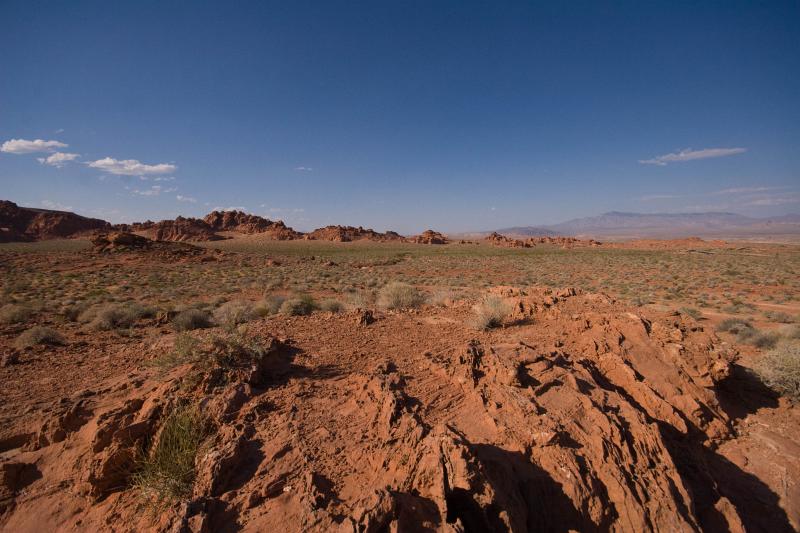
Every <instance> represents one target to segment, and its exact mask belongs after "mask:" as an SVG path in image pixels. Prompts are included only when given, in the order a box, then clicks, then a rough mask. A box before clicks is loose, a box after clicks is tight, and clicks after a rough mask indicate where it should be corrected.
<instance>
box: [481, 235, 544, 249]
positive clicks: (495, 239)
mask: <svg viewBox="0 0 800 533" xmlns="http://www.w3.org/2000/svg"><path fill="white" fill-rule="evenodd" d="M485 240H486V242H487V243H489V244H492V245H494V246H505V247H508V248H530V247H531V246H535V243H533V242H531V241H532V239H528V240H526V241H523V240H520V239H512V238H511V237H506V236H505V235H500V234H499V233H497V232H492V234H491V235H489V236H488V237H486V239H485Z"/></svg>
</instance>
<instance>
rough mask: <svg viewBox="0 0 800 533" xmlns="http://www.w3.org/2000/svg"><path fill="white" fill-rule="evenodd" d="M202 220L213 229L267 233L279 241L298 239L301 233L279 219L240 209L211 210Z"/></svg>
mask: <svg viewBox="0 0 800 533" xmlns="http://www.w3.org/2000/svg"><path fill="white" fill-rule="evenodd" d="M203 221H204V222H205V223H206V224H208V226H209V227H210V228H211V229H212V230H213V231H236V232H239V233H246V234H255V233H268V234H270V235H271V236H272V237H273V238H274V239H276V240H279V241H288V240H293V239H299V238H301V237H302V234H301V233H299V232H297V231H295V230H293V229H292V228H290V227H288V226H286V224H284V223H283V221H281V220H270V219H268V218H264V217H260V216H258V215H251V214H249V213H244V212H242V211H212V212H211V213H209V214H207V215H206V216H205V218H204V219H203Z"/></svg>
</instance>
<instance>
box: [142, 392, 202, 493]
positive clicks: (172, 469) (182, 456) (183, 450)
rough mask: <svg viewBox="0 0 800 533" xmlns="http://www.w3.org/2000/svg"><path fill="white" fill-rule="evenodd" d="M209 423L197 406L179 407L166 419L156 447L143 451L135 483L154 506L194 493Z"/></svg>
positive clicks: (154, 445)
mask: <svg viewBox="0 0 800 533" xmlns="http://www.w3.org/2000/svg"><path fill="white" fill-rule="evenodd" d="M208 425H209V423H208V420H207V418H206V417H205V416H204V415H203V414H202V413H201V412H200V410H199V409H198V408H197V407H193V406H181V407H177V408H175V410H173V411H172V412H171V413H170V414H169V415H168V416H167V417H166V419H165V420H164V423H163V424H162V427H161V430H160V431H159V433H158V435H157V438H156V440H155V442H154V444H153V446H152V447H151V448H150V449H149V450H148V451H147V452H143V453H141V454H140V457H139V461H138V472H137V473H136V474H135V475H134V476H133V486H134V487H135V488H136V489H138V490H139V491H140V492H141V493H142V495H143V496H144V497H145V498H146V499H147V500H149V501H150V502H151V503H152V504H153V505H154V506H156V507H164V506H167V505H169V504H171V503H173V502H175V501H178V500H180V499H182V498H185V497H186V496H188V495H189V494H190V493H191V490H192V486H193V484H194V478H195V457H196V456H197V452H198V451H199V450H200V447H201V445H202V443H203V441H204V440H205V439H206V437H207V435H208Z"/></svg>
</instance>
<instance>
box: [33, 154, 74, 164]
mask: <svg viewBox="0 0 800 533" xmlns="http://www.w3.org/2000/svg"><path fill="white" fill-rule="evenodd" d="M80 156H81V155H80V154H70V153H67V152H56V153H54V154H51V155H49V156H47V157H37V158H36V160H37V161H39V163H41V164H43V165H49V166H51V167H56V168H61V167H63V166H64V165H66V164H67V163H69V162H70V161H75V160H76V159H78V158H79V157H80Z"/></svg>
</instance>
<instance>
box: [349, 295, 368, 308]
mask: <svg viewBox="0 0 800 533" xmlns="http://www.w3.org/2000/svg"><path fill="white" fill-rule="evenodd" d="M374 302H375V297H374V294H373V293H371V292H366V291H358V292H354V293H353V294H351V295H350V296H349V297H348V304H349V305H350V307H352V308H353V309H367V308H369V307H371V306H372V304H373V303H374Z"/></svg>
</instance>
